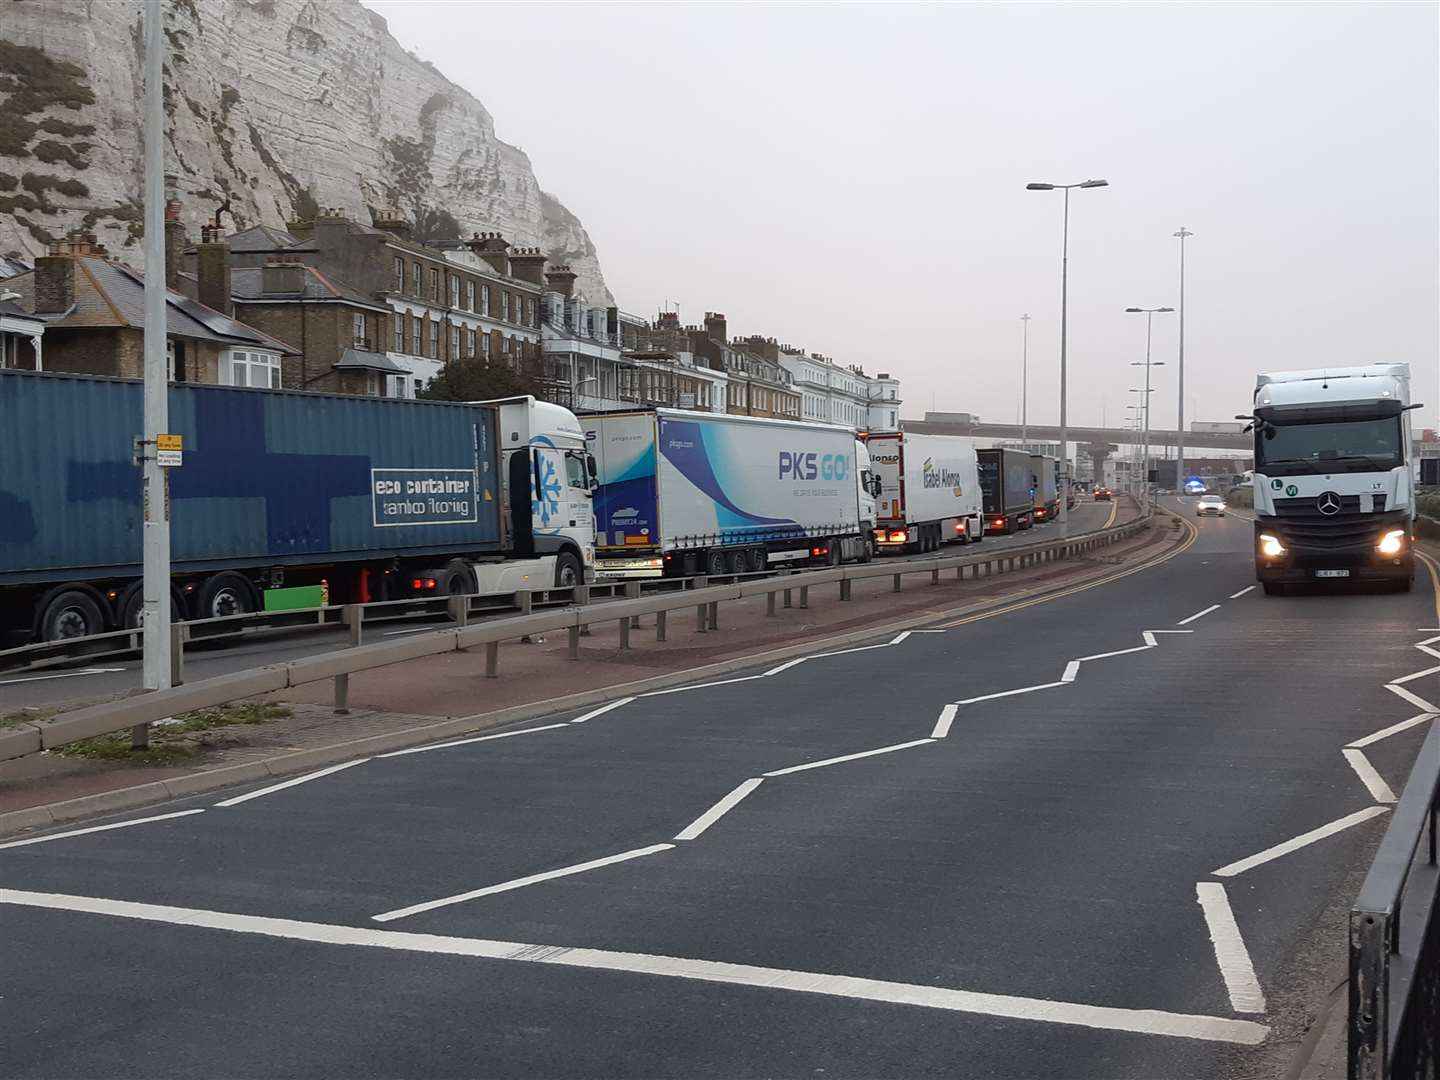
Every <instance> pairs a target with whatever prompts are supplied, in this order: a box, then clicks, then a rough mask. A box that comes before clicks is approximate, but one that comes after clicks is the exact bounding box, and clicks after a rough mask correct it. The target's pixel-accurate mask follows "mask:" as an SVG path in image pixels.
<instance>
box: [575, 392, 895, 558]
mask: <svg viewBox="0 0 1440 1080" xmlns="http://www.w3.org/2000/svg"><path fill="white" fill-rule="evenodd" d="M580 422H581V424H582V425H583V427H584V429H585V438H586V440H587V442H588V445H589V447H590V450H591V453H592V454H593V455H594V457H595V461H596V464H597V468H598V478H599V486H598V487H597V489H596V492H595V521H596V572H597V573H599V574H602V575H605V576H609V577H624V578H644V577H664V576H683V575H691V574H725V573H746V572H758V571H761V570H765V569H767V568H770V567H774V566H787V565H793V566H806V565H817V564H818V565H833V564H835V563H838V562H842V561H856V562H864V561H867V560H868V559H869V558H870V557H871V555H872V554H873V552H874V526H875V490H876V487H877V486H878V484H877V481H876V480H875V478H874V477H873V475H872V473H871V471H870V469H871V467H870V460H869V455H868V454H867V453H866V451H865V447H864V445H863V444H861V443H860V442H858V441H857V440H856V438H855V433H854V432H853V431H851V430H849V429H848V428H842V427H835V426H832V425H829V424H809V423H800V422H796V421H792V420H770V419H764V418H759V417H747V416H729V415H725V414H710V413H697V412H689V411H682V410H676V409H644V410H634V411H627V412H614V413H591V414H585V415H583V416H581V418H580Z"/></svg>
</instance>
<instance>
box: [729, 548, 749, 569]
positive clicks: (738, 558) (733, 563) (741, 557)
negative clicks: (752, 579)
mask: <svg viewBox="0 0 1440 1080" xmlns="http://www.w3.org/2000/svg"><path fill="white" fill-rule="evenodd" d="M745 563H746V559H745V552H744V550H743V549H742V550H740V551H732V552H731V553H730V573H732V574H743V573H745Z"/></svg>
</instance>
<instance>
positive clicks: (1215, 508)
mask: <svg viewBox="0 0 1440 1080" xmlns="http://www.w3.org/2000/svg"><path fill="white" fill-rule="evenodd" d="M1206 514H1213V515H1214V516H1215V517H1224V516H1225V500H1224V499H1222V498H1221V497H1220V496H1219V495H1201V496H1200V498H1199V499H1198V500H1196V503H1195V516H1196V517H1204V516H1205V515H1206Z"/></svg>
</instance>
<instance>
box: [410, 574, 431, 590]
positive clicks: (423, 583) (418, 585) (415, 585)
mask: <svg viewBox="0 0 1440 1080" xmlns="http://www.w3.org/2000/svg"><path fill="white" fill-rule="evenodd" d="M410 588H412V589H414V590H415V591H416V592H425V591H426V590H429V589H433V588H435V579H434V578H433V577H427V578H418V577H417V578H415V579H414V580H413V581H411V582H410Z"/></svg>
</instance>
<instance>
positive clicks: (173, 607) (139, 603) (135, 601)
mask: <svg viewBox="0 0 1440 1080" xmlns="http://www.w3.org/2000/svg"><path fill="white" fill-rule="evenodd" d="M144 609H145V585H144V583H143V582H140V581H137V582H135V584H133V585H131V586H130V587H129V588H128V589H126V590H125V591H124V592H123V593H121V594H120V601H119V603H117V604H116V605H115V612H116V626H117V627H118V628H119V629H121V630H139V629H140V622H141V617H142V615H143V614H144ZM184 620H185V608H184V607H183V606H182V605H181V603H180V601H179V600H178V599H177V598H176V596H175V593H174V591H173V590H172V591H171V593H170V621H171V622H172V623H177V622H183V621H184Z"/></svg>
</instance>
